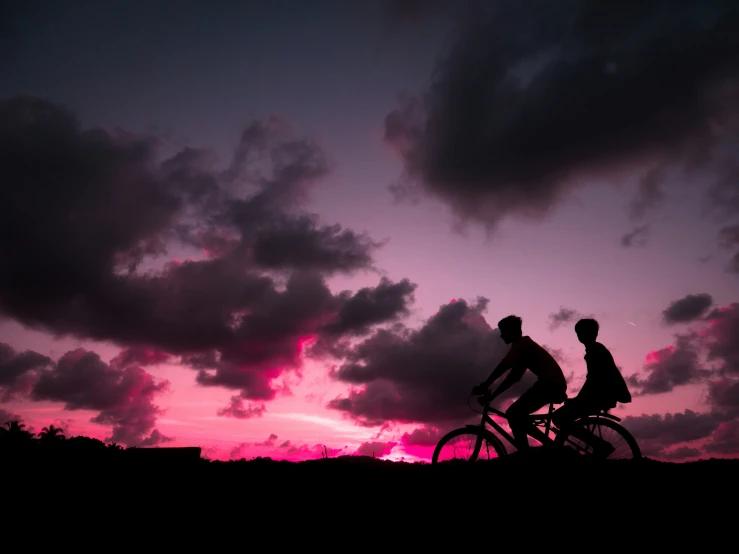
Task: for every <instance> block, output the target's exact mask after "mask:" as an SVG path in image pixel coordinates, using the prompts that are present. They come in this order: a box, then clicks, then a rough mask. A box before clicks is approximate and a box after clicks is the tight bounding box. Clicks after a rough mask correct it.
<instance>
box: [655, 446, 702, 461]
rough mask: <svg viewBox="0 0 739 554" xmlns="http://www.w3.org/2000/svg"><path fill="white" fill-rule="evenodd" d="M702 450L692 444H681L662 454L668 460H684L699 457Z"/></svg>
mask: <svg viewBox="0 0 739 554" xmlns="http://www.w3.org/2000/svg"><path fill="white" fill-rule="evenodd" d="M701 454H703V452H701V451H700V450H699V449H698V448H692V447H690V446H680V447H678V448H675V449H674V450H670V451H669V452H664V453H663V454H662V457H663V458H666V459H668V460H684V459H685V458H697V457H699V456H701Z"/></svg>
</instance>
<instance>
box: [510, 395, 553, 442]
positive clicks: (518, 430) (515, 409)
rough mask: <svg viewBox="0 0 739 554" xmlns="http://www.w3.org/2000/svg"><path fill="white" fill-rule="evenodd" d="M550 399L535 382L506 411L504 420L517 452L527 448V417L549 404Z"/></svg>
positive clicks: (529, 423)
mask: <svg viewBox="0 0 739 554" xmlns="http://www.w3.org/2000/svg"><path fill="white" fill-rule="evenodd" d="M550 398H551V394H550V392H549V391H548V390H547V389H546V388H545V387H543V386H541V385H539V383H538V382H537V383H534V386H532V387H531V388H530V389H529V390H527V391H526V392H524V393H523V394H522V395H521V396H519V397H518V400H516V401H515V402H514V403H513V404H511V405H510V406H509V407H508V409H507V410H506V418H507V419H508V424H509V425H510V427H511V433H512V434H513V438H514V439H515V440H516V448H518V450H526V449H528V447H529V440H528V431H529V428H530V427H531V422H530V420H529V416H530V415H531V414H532V413H534V412H535V411H537V410H539V409H541V408H542V407H543V406H545V405H546V404H549V402H550Z"/></svg>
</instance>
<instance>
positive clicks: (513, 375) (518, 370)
mask: <svg viewBox="0 0 739 554" xmlns="http://www.w3.org/2000/svg"><path fill="white" fill-rule="evenodd" d="M524 373H526V368H525V367H514V368H513V369H512V370H511V372H510V373H509V374H508V375H506V378H505V379H503V382H502V383H501V384H500V385H499V386H498V388H497V389H495V392H493V394H492V397H491V398H495V397H496V396H498V395H499V394H501V393H503V392H505V391H506V390H508V389H509V388H510V387H511V385H512V384H513V383H518V382H519V381H520V380H521V377H523V374H524Z"/></svg>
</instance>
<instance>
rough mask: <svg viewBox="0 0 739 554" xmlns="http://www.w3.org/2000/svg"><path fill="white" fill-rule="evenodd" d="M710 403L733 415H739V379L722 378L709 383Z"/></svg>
mask: <svg viewBox="0 0 739 554" xmlns="http://www.w3.org/2000/svg"><path fill="white" fill-rule="evenodd" d="M708 403H709V404H710V405H711V406H713V407H714V408H715V409H717V410H719V411H721V412H724V413H726V414H728V415H729V416H731V417H739V380H737V379H728V378H722V379H719V380H716V381H713V382H711V383H709V385H708Z"/></svg>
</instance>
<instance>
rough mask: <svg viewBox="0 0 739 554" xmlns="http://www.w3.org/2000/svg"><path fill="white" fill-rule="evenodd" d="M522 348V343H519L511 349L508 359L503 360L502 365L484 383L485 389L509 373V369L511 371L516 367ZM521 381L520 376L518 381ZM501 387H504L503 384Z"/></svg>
mask: <svg viewBox="0 0 739 554" xmlns="http://www.w3.org/2000/svg"><path fill="white" fill-rule="evenodd" d="M521 346H522V345H521V343H519V344H514V345H513V346H512V347H511V350H510V351H509V352H508V354H507V355H506V357H505V358H503V359H502V360H501V361H500V363H499V364H498V366H497V367H496V368H495V369H494V370H493V372H492V373H491V374H490V377H488V378H487V379H485V381H483V385H484V386H485V388H487V387H489V386H490V385H492V384H493V383H494V382H495V380H496V379H497V378H498V377H500V376H501V375H503V374H504V373H505V372H506V371H508V370H509V369H511V368H512V367H513V366H515V365H516V362H517V361H518V359H519V357H520V350H521ZM522 375H523V374H522ZM519 379H521V377H520V376H519V378H518V379H516V381H518V380H519ZM501 385H502V383H501ZM508 386H510V385H508Z"/></svg>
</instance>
